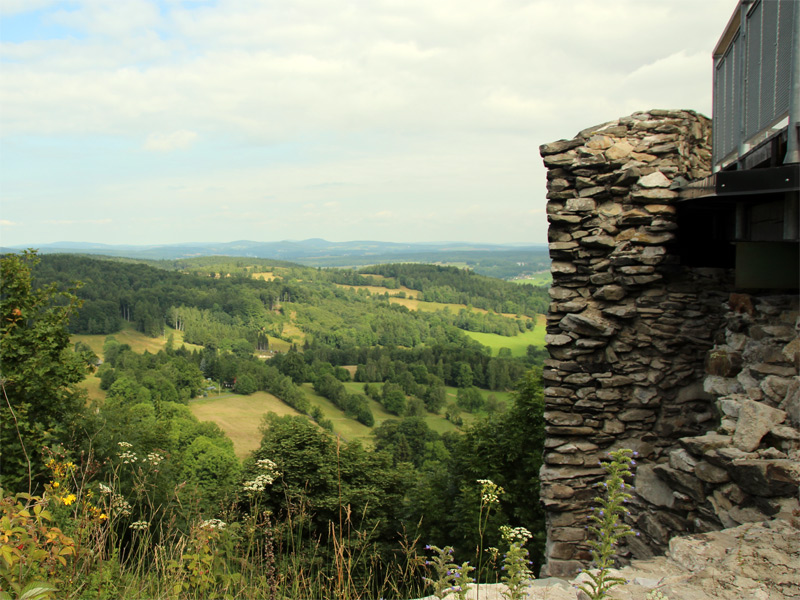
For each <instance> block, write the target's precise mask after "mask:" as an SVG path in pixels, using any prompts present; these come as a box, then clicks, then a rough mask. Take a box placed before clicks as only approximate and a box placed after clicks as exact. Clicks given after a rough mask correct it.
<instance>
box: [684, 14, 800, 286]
mask: <svg viewBox="0 0 800 600" xmlns="http://www.w3.org/2000/svg"><path fill="white" fill-rule="evenodd" d="M713 56H714V84H713V85H714V112H713V115H712V124H713V158H712V162H713V170H714V173H713V174H712V175H711V176H710V177H708V178H706V179H704V180H702V181H697V182H693V183H691V184H689V185H687V186H685V187H684V188H682V189H681V190H680V193H681V202H680V206H679V213H678V216H679V225H680V228H679V231H680V238H679V242H680V244H681V255H682V259H683V261H684V263H685V264H687V265H693V266H711V267H733V268H735V270H736V285H737V287H740V288H746V289H753V288H756V289H764V288H766V289H797V288H798V287H800V194H799V193H798V192H799V191H800V2H798V1H797V0H740V1H739V4H738V5H737V8H736V10H735V11H734V13H733V15H732V16H731V18H730V20H729V21H728V25H727V26H726V28H725V31H724V32H723V34H722V37H721V38H720V40H719V42H718V43H717V46H716V48H715V49H714V55H713Z"/></svg>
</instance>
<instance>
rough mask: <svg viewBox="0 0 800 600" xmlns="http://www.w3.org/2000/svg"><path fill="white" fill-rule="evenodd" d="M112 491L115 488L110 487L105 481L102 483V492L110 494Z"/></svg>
mask: <svg viewBox="0 0 800 600" xmlns="http://www.w3.org/2000/svg"><path fill="white" fill-rule="evenodd" d="M112 491H113V490H112V489H111V488H110V487H108V486H107V485H106V484H104V483H101V484H100V493H101V494H110V493H111V492H112Z"/></svg>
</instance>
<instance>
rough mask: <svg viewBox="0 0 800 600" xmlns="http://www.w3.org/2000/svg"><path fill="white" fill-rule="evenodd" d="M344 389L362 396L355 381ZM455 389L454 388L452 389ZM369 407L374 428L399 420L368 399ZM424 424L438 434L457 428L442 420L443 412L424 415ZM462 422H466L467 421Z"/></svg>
mask: <svg viewBox="0 0 800 600" xmlns="http://www.w3.org/2000/svg"><path fill="white" fill-rule="evenodd" d="M373 385H377V386H378V387H382V386H383V384H382V383H375V384H373ZM344 387H345V388H347V391H348V392H349V393H351V394H363V393H364V384H363V383H358V382H355V381H350V382H345V384H344ZM453 389H455V388H453ZM455 399H456V397H455V392H454V393H453V397H452V399H450V398H448V401H449V400H452V401H453V402H455ZM369 407H370V409H372V415H373V416H374V417H375V427H377V426H378V425H380V424H381V423H383V422H384V421H386V420H387V419H399V418H400V417H398V416H397V415H393V414H392V413H390V412H387V411H386V410H385V409H384V408H383V406H382V405H381V404H380V403H379V402H376V401H375V400H372V399H369ZM424 418H425V423H427V425H428V427H430V428H431V429H433V430H434V431H436V432H438V433H444V432H446V431H458V427H456V426H455V425H453V424H452V423H451V422H450V421H448V420H447V419H445V418H444V411H442V414H440V415H435V414H433V413H430V412H426V413H425V417H424ZM464 422H468V420H467V419H465V420H464Z"/></svg>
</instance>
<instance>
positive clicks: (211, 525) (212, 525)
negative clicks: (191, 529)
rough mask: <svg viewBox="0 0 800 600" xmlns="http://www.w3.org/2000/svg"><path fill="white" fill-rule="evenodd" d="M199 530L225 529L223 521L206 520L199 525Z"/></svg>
mask: <svg viewBox="0 0 800 600" xmlns="http://www.w3.org/2000/svg"><path fill="white" fill-rule="evenodd" d="M200 528H201V529H225V521H221V520H219V519H208V520H206V521H203V522H202V523H200Z"/></svg>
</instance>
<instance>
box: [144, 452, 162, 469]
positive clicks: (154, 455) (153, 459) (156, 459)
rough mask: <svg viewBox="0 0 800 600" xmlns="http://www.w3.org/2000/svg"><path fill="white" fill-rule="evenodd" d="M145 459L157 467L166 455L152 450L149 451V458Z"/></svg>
mask: <svg viewBox="0 0 800 600" xmlns="http://www.w3.org/2000/svg"><path fill="white" fill-rule="evenodd" d="M145 460H146V462H149V463H150V464H151V465H153V466H154V467H157V466H158V465H159V464H161V462H163V460H164V457H163V456H162V455H161V454H159V453H158V452H150V453H148V455H147V458H146V459H145Z"/></svg>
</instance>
